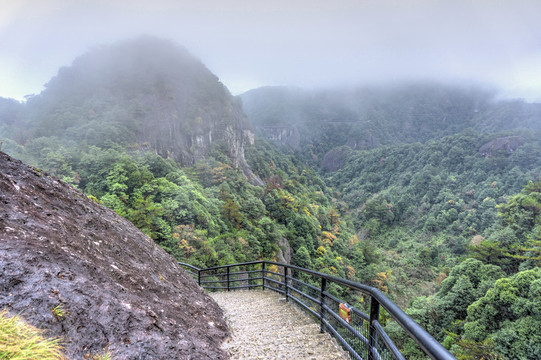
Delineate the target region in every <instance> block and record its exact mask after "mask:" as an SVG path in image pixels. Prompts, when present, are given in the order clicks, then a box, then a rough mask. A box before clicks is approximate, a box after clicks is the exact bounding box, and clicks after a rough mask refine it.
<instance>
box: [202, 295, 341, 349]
mask: <svg viewBox="0 0 541 360" xmlns="http://www.w3.org/2000/svg"><path fill="white" fill-rule="evenodd" d="M210 295H211V296H212V297H213V298H214V300H216V302H217V303H218V305H220V307H221V308H222V309H223V310H224V313H225V317H226V320H227V322H228V323H229V327H230V328H231V332H232V339H231V341H229V342H226V343H224V345H223V346H222V348H223V349H224V350H225V351H227V352H229V354H230V355H231V359H268V360H270V359H284V360H285V359H288V360H289V359H311V360H338V359H340V360H346V359H349V355H347V353H346V352H344V351H343V350H342V349H341V348H340V346H339V345H338V344H337V342H336V341H335V340H334V339H333V338H332V337H331V336H330V335H329V334H327V333H325V334H321V333H320V332H319V324H316V323H315V322H314V321H313V320H312V319H310V318H309V317H308V316H307V315H306V314H304V313H303V312H302V311H300V310H299V309H298V308H297V307H296V306H294V305H293V304H292V303H287V302H286V301H285V298H284V297H283V296H281V295H280V294H277V293H275V292H272V291H269V290H266V291H261V290H250V291H246V290H245V291H231V292H220V293H211V294H210Z"/></svg>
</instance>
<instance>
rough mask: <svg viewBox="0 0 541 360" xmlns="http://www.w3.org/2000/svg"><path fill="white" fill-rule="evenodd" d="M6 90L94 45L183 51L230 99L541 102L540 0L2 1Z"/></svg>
mask: <svg viewBox="0 0 541 360" xmlns="http://www.w3.org/2000/svg"><path fill="white" fill-rule="evenodd" d="M0 9H1V10H0V96H3V97H12V98H16V99H22V98H23V97H24V95H28V94H37V93H39V92H40V91H41V90H42V89H43V84H45V83H46V82H47V81H48V80H49V79H50V78H51V77H52V76H54V75H55V74H56V72H57V70H58V68H59V67H61V66H66V65H70V64H71V62H72V61H73V59H74V58H75V57H77V56H79V55H81V54H83V53H84V52H86V51H87V50H88V49H90V48H91V47H92V46H94V45H99V44H108V43H111V42H115V41H117V40H122V39H126V38H133V37H136V36H139V35H142V34H150V35H157V36H161V37H164V38H168V39H171V40H174V41H175V42H177V43H178V44H179V45H183V46H185V47H186V48H187V49H188V50H189V51H190V52H191V53H192V54H193V55H195V56H196V57H198V58H199V59H201V61H202V62H203V63H205V64H206V65H207V67H208V68H209V69H210V70H211V71H212V72H214V73H215V74H216V75H217V76H218V77H219V78H220V79H221V81H222V82H223V83H224V84H225V85H226V86H227V87H228V88H229V89H230V90H231V92H233V93H234V94H238V93H241V92H243V91H246V90H249V89H251V88H255V87H258V86H263V85H298V86H303V87H312V86H318V87H320V86H334V85H339V84H350V85H351V84H366V83H373V82H387V81H394V80H402V79H417V78H421V79H426V78H429V79H432V78H436V79H440V80H447V81H472V80H473V81H477V82H483V83H489V84H492V85H495V86H498V87H500V88H502V89H503V90H504V91H505V94H506V95H508V96H511V97H520V98H525V99H527V100H529V101H541V20H540V18H539V17H540V14H541V0H469V1H468V0H326V1H321V0H190V1H187V0H152V1H150V0H145V1H142V0H141V1H138V0H0Z"/></svg>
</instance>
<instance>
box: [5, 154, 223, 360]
mask: <svg viewBox="0 0 541 360" xmlns="http://www.w3.org/2000/svg"><path fill="white" fill-rule="evenodd" d="M0 272H1V277H0V309H1V308H7V309H8V311H9V312H11V313H13V314H20V315H22V317H23V318H25V319H26V320H27V321H28V322H30V323H31V324H32V325H34V326H37V327H39V328H42V329H47V335H49V336H58V337H61V338H62V341H63V342H64V344H65V353H66V355H67V357H68V358H69V359H83V358H85V356H86V357H89V356H93V355H96V354H102V353H103V349H104V348H108V350H109V352H110V353H111V354H113V355H114V356H115V359H119V360H120V359H225V358H227V355H226V354H225V353H224V352H223V351H222V350H220V346H221V344H222V342H223V341H224V339H226V338H228V337H229V330H228V328H227V325H226V323H225V322H224V319H223V313H222V310H221V309H220V308H219V307H218V305H216V303H215V302H214V301H213V300H212V299H211V298H210V297H209V296H207V295H206V294H205V292H204V291H203V290H202V289H201V288H199V287H198V286H197V284H196V283H195V282H194V281H193V279H192V278H191V277H190V276H189V275H188V274H187V273H186V272H185V271H183V270H182V269H181V268H179V266H178V265H177V263H176V262H175V260H174V259H173V258H172V257H171V256H169V255H168V254H166V253H165V252H164V251H163V250H162V249H161V248H160V247H159V246H157V245H156V244H155V243H154V242H153V241H152V240H151V239H149V238H148V237H147V236H145V235H144V234H143V233H142V232H140V231H139V230H138V229H137V228H135V226H133V225H132V224H131V223H130V222H128V221H127V220H125V219H123V218H122V217H120V216H118V215H117V214H116V213H114V212H113V211H111V210H109V209H107V208H105V207H102V206H100V205H98V204H97V203H95V202H93V201H91V200H89V199H88V198H87V197H86V196H85V195H84V194H83V193H81V192H80V191H78V190H76V189H74V188H72V187H71V186H69V185H67V184H65V183H63V182H60V181H59V180H57V179H55V178H53V177H50V176H48V175H46V174H44V173H41V172H40V171H38V170H36V169H33V168H30V167H27V166H26V165H24V164H22V163H21V162H20V161H17V160H14V159H12V158H10V157H9V156H7V155H6V154H4V153H1V152H0ZM53 309H56V310H53Z"/></svg>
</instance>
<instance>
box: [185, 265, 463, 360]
mask: <svg viewBox="0 0 541 360" xmlns="http://www.w3.org/2000/svg"><path fill="white" fill-rule="evenodd" d="M179 264H180V265H183V266H186V267H188V268H190V269H191V270H193V271H194V272H192V271H190V272H189V273H190V274H191V275H192V276H194V277H196V278H197V281H198V284H199V285H200V286H201V285H202V286H203V288H206V289H209V290H223V291H230V290H232V289H242V288H248V289H251V288H255V287H260V288H262V289H263V290H265V289H270V290H273V291H276V292H279V293H281V294H283V295H285V297H286V301H289V299H293V300H295V303H296V304H297V305H299V306H300V307H301V308H303V309H304V310H306V311H307V312H308V313H310V314H312V315H313V316H315V317H316V318H318V319H319V321H320V324H321V325H320V326H321V332H324V331H328V332H330V333H331V334H332V335H333V336H334V337H335V338H336V339H337V340H338V341H339V342H340V343H341V344H342V345H343V346H344V348H346V349H347V350H348V351H349V352H350V354H351V355H352V357H353V358H355V359H363V357H362V356H361V354H359V352H361V353H362V354H364V355H365V356H366V357H367V358H368V359H369V360H375V359H380V358H382V357H381V353H382V352H384V353H385V354H386V355H388V356H391V357H392V358H394V359H403V356H402V355H401V354H400V353H399V352H398V349H397V348H396V346H395V345H394V343H393V342H392V341H391V339H390V338H389V336H388V335H387V334H386V333H385V332H384V331H383V328H382V326H381V325H380V307H383V308H384V309H385V310H386V311H387V313H388V314H389V315H390V316H391V317H392V318H393V319H394V320H395V321H396V322H397V323H398V325H400V326H401V327H402V328H403V329H404V330H405V331H406V332H407V333H408V335H409V336H410V337H411V338H412V339H413V340H414V341H415V342H416V343H417V344H418V345H419V346H420V348H421V349H422V350H423V351H424V352H425V354H427V355H428V356H429V357H430V358H432V359H436V360H456V358H455V357H454V356H453V355H451V353H449V351H448V350H447V349H446V348H445V347H443V346H442V345H441V344H440V343H439V342H438V341H437V340H436V339H434V338H433V337H432V336H431V335H430V334H429V333H428V332H427V331H426V330H425V329H423V328H422V327H421V326H420V325H418V324H417V323H416V322H415V321H413V319H411V318H410V317H409V316H408V315H406V313H404V311H402V309H400V308H399V307H398V306H397V305H396V304H395V303H393V302H392V301H391V300H389V298H387V296H385V295H384V294H383V293H382V292H381V291H379V290H378V289H376V288H374V287H371V286H367V285H364V284H361V283H357V282H354V281H351V280H347V279H343V278H339V277H336V276H332V275H328V274H324V273H321V272H318V271H314V270H309V269H305V268H301V267H298V266H295V265H290V264H284V263H278V262H274V261H266V260H260V261H250V262H244V263H238V264H229V265H222V266H214V267H211V268H206V269H199V268H197V267H195V266H192V265H190V264H186V263H182V262H179ZM258 265H260V267H261V269H259V270H251V271H235V272H231V271H230V269H231V268H232V267H245V268H246V267H250V266H253V267H257V266H258ZM266 265H270V266H277V267H281V268H283V274H279V273H277V272H275V271H270V269H269V267H268V266H266ZM221 270H225V272H220V271H221ZM292 270H293V271H297V272H301V273H305V274H308V275H311V276H312V277H315V278H319V279H320V285H321V286H320V288H318V287H315V286H313V285H310V284H307V283H305V282H303V281H301V280H299V279H297V278H295V277H294V276H293V273H292ZM195 272H197V273H195ZM203 274H205V275H203ZM254 274H255V275H257V274H261V275H260V276H252V275H254ZM269 274H270V276H272V277H274V278H271V277H270V276H269ZM242 275H244V276H245V277H244V278H239V276H242ZM201 277H206V278H211V277H215V278H217V280H216V281H208V282H206V281H205V282H202V281H201ZM276 278H278V280H277V279H276ZM291 280H293V281H294V282H295V283H296V285H297V286H295V285H294V284H293V281H291ZM331 282H332V283H335V284H338V285H342V286H346V287H348V288H350V289H353V290H356V291H359V292H361V293H362V294H364V295H368V296H370V298H371V301H370V315H368V314H364V313H363V312H361V311H360V310H359V309H356V308H354V307H352V310H353V311H352V313H353V314H354V315H355V316H354V317H353V316H352V318H351V323H350V322H347V321H346V320H344V319H342V318H341V317H340V316H339V315H338V314H337V312H336V311H334V310H333V309H335V308H337V307H338V303H339V302H341V301H340V300H339V299H338V298H336V297H335V296H333V295H331V294H329V293H328V292H327V289H328V285H329V283H331ZM207 283H214V284H222V285H223V286H212V287H210V286H206V284H207ZM232 283H237V284H238V283H241V285H236V286H232ZM242 284H245V285H242ZM303 288H305V289H306V290H305V291H311V292H312V293H313V292H315V291H317V292H318V294H317V295H316V296H317V297H318V299H316V298H315V296H314V295H309V294H306V293H305V292H304V291H303ZM327 302H332V303H333V306H328V304H327ZM307 303H308V304H307ZM314 308H315V309H316V310H314ZM317 309H319V311H317ZM366 319H369V321H368V322H367V321H366ZM333 323H334V324H335V325H333ZM366 327H368V334H366V333H364V334H363V333H362V331H363V329H365V328H366ZM346 338H347V339H346ZM348 339H349V341H348ZM359 344H363V345H362V346H361V345H359Z"/></svg>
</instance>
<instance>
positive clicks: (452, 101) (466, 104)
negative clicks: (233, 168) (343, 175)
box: [241, 82, 541, 170]
mask: <svg viewBox="0 0 541 360" xmlns="http://www.w3.org/2000/svg"><path fill="white" fill-rule="evenodd" d="M495 95H496V94H495V93H494V92H492V91H490V90H487V89H484V88H481V87H474V86H452V85H444V84H438V83H429V82H417V83H403V84H401V85H395V86H387V87H383V86H382V87H358V88H349V89H345V88H343V89H325V90H319V91H308V90H302V89H299V88H287V87H264V88H259V89H255V90H251V91H248V92H246V93H244V94H242V95H241V98H242V100H243V107H244V110H245V112H246V114H247V115H248V117H249V118H250V121H251V122H252V124H253V126H254V127H255V128H256V130H257V131H258V133H259V134H261V135H263V136H265V137H266V138H268V139H269V140H271V141H273V142H275V143H276V144H279V145H282V146H284V145H285V146H286V147H288V148H291V149H293V150H295V151H299V152H301V153H304V154H305V155H306V156H305V159H306V160H308V161H310V162H311V163H312V164H314V165H318V166H319V165H320V164H321V162H322V161H323V162H324V163H323V167H324V168H327V169H328V170H334V169H335V168H334V167H333V166H331V165H335V161H334V160H336V158H337V157H340V153H344V151H346V150H347V149H341V150H338V149H339V148H340V147H341V146H347V148H348V149H351V150H364V149H373V148H376V147H379V146H382V145H396V144H407V143H415V142H421V143H424V142H426V141H428V140H432V139H438V138H442V137H444V136H448V135H453V134H457V133H460V132H461V131H463V130H465V129H467V128H473V129H475V130H477V131H479V132H495V131H502V130H512V129H540V128H541V121H539V119H540V118H541V105H540V104H528V103H525V102H523V101H518V100H517V101H497V100H495ZM337 148H338V149H337ZM326 156H327V157H330V158H331V159H333V161H325V157H326ZM329 166H330V167H329Z"/></svg>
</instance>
